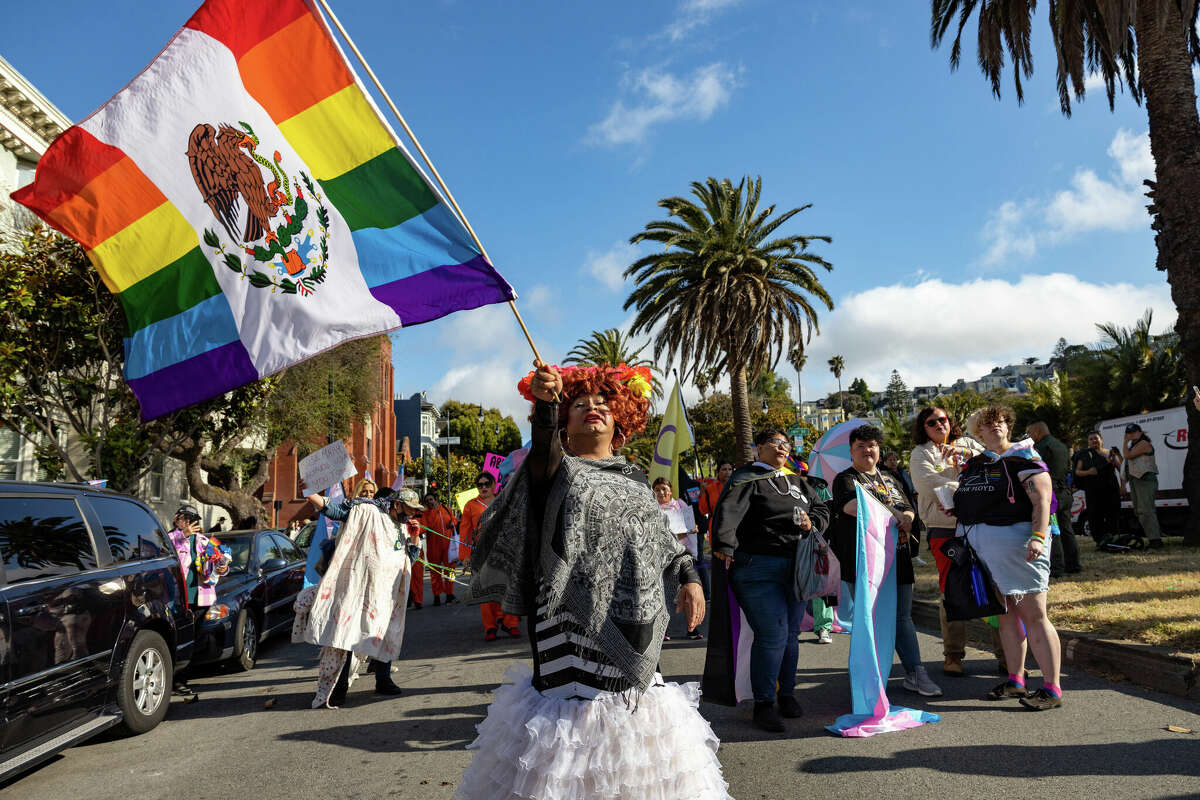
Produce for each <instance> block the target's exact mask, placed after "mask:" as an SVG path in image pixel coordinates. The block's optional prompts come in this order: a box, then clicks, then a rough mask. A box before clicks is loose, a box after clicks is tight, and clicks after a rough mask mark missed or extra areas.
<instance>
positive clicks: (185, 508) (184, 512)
mask: <svg viewBox="0 0 1200 800" xmlns="http://www.w3.org/2000/svg"><path fill="white" fill-rule="evenodd" d="M175 516H177V517H178V516H184V517H187V518H188V519H200V512H199V511H197V510H196V507H195V506H193V505H191V504H189V503H184V504H183V505H181V506H180V507H179V508H177V509H176V510H175Z"/></svg>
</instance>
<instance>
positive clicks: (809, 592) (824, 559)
mask: <svg viewBox="0 0 1200 800" xmlns="http://www.w3.org/2000/svg"><path fill="white" fill-rule="evenodd" d="M841 582H842V565H841V564H840V563H838V560H837V556H835V555H834V554H833V550H832V549H830V547H829V543H828V542H826V541H825V537H823V536H822V535H821V534H819V533H817V532H816V531H815V530H814V531H812V532H811V533H809V534H808V536H805V537H804V538H802V539H801V540H800V541H799V542H797V543H796V575H795V592H796V597H797V598H798V599H799V600H801V601H802V602H803V601H805V600H811V599H812V598H814V597H829V596H830V595H836V594H837V593H838V590H839V589H840V588H841Z"/></svg>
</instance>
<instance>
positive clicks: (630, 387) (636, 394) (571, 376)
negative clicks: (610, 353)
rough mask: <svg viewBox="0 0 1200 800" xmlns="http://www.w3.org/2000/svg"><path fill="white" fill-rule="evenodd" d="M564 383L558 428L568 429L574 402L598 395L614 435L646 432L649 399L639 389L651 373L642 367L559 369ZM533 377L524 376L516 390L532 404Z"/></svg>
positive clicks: (559, 406)
mask: <svg viewBox="0 0 1200 800" xmlns="http://www.w3.org/2000/svg"><path fill="white" fill-rule="evenodd" d="M558 371H559V374H561V375H562V379H563V393H562V401H561V402H560V403H559V404H558V426H559V427H560V428H565V427H566V426H567V414H568V413H569V412H570V409H571V403H572V402H573V401H574V400H575V398H577V397H579V396H581V395H585V394H589V395H590V394H600V395H604V397H605V398H606V399H607V400H608V410H609V411H610V412H611V413H612V415H613V423H614V425H615V426H616V431H617V432H618V433H620V434H622V435H624V436H626V437H629V436H633V435H635V434H638V433H641V432H642V431H643V430H645V429H646V418H647V415H648V414H649V412H650V398H649V397H648V396H646V392H645V390H644V389H643V390H641V391H639V385H640V386H649V380H648V379H649V373H650V370H648V369H646V368H645V367H637V368H632V369H631V368H630V367H626V366H625V365H624V364H622V365H620V366H619V367H559V368H558ZM532 379H533V373H532V372H531V373H529V374H528V375H526V376H525V377H524V378H523V379H522V380H521V382H520V383H519V384H517V388H518V390H519V391H520V392H521V395H522V396H523V397H525V399H527V400H530V401H532V400H533V394H532V392H530V390H529V384H530V382H531V381H532Z"/></svg>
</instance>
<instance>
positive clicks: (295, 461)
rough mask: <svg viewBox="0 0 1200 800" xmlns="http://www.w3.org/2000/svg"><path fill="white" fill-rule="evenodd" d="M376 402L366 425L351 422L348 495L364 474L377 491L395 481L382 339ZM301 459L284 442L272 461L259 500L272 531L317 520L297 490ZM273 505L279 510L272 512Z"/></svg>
mask: <svg viewBox="0 0 1200 800" xmlns="http://www.w3.org/2000/svg"><path fill="white" fill-rule="evenodd" d="M378 369H379V388H380V393H379V400H378V401H376V403H375V407H374V409H373V410H372V412H371V416H370V418H369V419H367V420H366V421H365V422H364V421H361V420H354V421H353V423H352V425H351V430H350V438H349V439H348V440H345V441H346V449H347V450H349V451H350V456H351V457H352V458H353V459H354V466H356V467H358V474H357V475H355V476H354V477H353V478H351V479H350V480H347V481H346V482H345V483H344V484H343V488H344V491H345V492H346V493H347V494H349V492H350V491H351V490H352V489H353V488H354V486H355V485H356V484H357V483H358V481H359V480H360V479H361V478H362V477H363V476H364V475H365V474H366V473H367V472H370V473H371V477H373V478H374V479H375V481H376V483H378V484H379V486H380V487H384V486H391V485H392V481H394V480H395V479H396V471H397V464H396V412H395V402H394V401H395V395H394V390H393V385H392V342H391V339H389V338H388V337H386V336H385V337H383V341H382V343H381V345H380V348H379V365H378ZM299 464H300V455H299V452H298V449H297V447H296V446H295V444H293V443H292V442H284V443H283V444H282V445H280V447H279V452H278V453H276V454H275V458H274V459H273V460H272V461H271V466H270V472H269V474H268V476H267V482H266V483H265V484H264V485H263V488H262V494H261V498H262V501H263V505H264V506H266V507H267V510H268V512H270V513H272V514H273V515H274V519H273V520H271V522H272V523H273V525H274V527H279V528H284V527H287V525H288V524H289V523H290V522H292V521H293V520H300V519H306V518H310V517H315V516H316V511H315V510H314V509H313V507H312V505H310V504H309V502H308V501H307V500H305V499H304V495H303V493H302V491H301V489H300V466H299ZM275 501H281V502H282V506H281V507H280V508H279V510H278V511H277V512H276V511H275V507H274V504H275Z"/></svg>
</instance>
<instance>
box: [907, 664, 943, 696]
mask: <svg viewBox="0 0 1200 800" xmlns="http://www.w3.org/2000/svg"><path fill="white" fill-rule="evenodd" d="M904 688H905V689H907V690H908V691H910V692H916V693H917V694H919V695H921V696H922V697H941V696H942V690H941V688H940V687H939V686H938V685H937V684H936V683H934V682H933V680H932V679H930V677H929V673H928V672H926V671H925V668H924V667H917V668H916V669H914V670H913V671H912V672H910V673H908V674H907V675H905V676H904Z"/></svg>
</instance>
